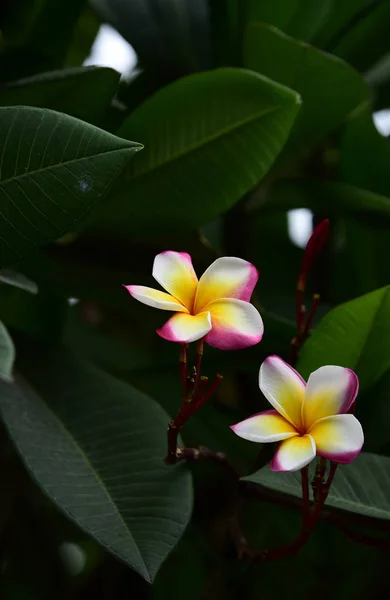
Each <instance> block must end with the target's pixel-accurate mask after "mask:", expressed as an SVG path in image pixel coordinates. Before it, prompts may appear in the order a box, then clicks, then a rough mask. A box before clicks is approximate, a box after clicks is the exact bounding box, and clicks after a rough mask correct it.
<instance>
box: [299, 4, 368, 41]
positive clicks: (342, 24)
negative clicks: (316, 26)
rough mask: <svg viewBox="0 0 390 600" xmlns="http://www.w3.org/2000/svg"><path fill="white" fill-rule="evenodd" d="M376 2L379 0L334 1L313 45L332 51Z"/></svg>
mask: <svg viewBox="0 0 390 600" xmlns="http://www.w3.org/2000/svg"><path fill="white" fill-rule="evenodd" d="M309 2H310V0H309ZM376 3H377V0H343V2H337V3H333V6H332V10H331V11H329V13H328V18H327V19H325V21H324V22H323V23H322V26H321V28H320V30H319V31H318V32H317V33H316V35H315V37H314V39H313V40H312V43H313V45H314V46H317V47H318V48H323V49H324V50H327V51H328V52H331V51H332V48H333V47H334V46H335V45H336V44H337V43H338V42H339V41H340V39H342V38H343V37H344V35H345V33H347V32H348V31H349V30H350V29H351V28H352V27H353V26H354V25H355V24H356V23H358V22H359V21H360V20H361V19H363V18H364V17H365V16H366V15H367V14H369V13H370V12H371V10H372V8H373V5H374V7H375V4H376Z"/></svg>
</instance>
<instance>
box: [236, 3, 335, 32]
mask: <svg viewBox="0 0 390 600" xmlns="http://www.w3.org/2000/svg"><path fill="white" fill-rule="evenodd" d="M332 8H333V2H332V0H324V1H323V2H312V1H311V0H279V1H278V2H267V1H266V0H263V1H261V0H260V1H259V0H249V2H248V9H247V15H248V20H249V21H263V22H264V23H267V24H269V25H273V26H274V27H277V28H278V29H281V30H282V31H284V33H287V34H288V35H291V37H294V38H296V39H299V40H305V41H309V40H311V39H312V37H313V36H314V35H315V34H316V33H317V31H318V30H319V29H320V28H321V26H322V25H323V24H324V23H326V21H327V19H328V17H329V15H330V14H331V10H332Z"/></svg>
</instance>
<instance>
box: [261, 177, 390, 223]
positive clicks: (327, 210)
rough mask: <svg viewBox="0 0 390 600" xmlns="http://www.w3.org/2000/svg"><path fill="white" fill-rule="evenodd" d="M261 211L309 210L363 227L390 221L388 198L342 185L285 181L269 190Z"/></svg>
mask: <svg viewBox="0 0 390 600" xmlns="http://www.w3.org/2000/svg"><path fill="white" fill-rule="evenodd" d="M260 208H261V210H264V211H266V210H267V211H268V210H269V211H281V210H283V211H284V210H292V209H294V208H310V209H311V210H313V211H315V212H319V213H320V214H325V215H327V216H329V217H332V216H343V215H348V216H353V217H354V218H355V219H358V220H360V221H363V222H365V223H368V222H371V223H374V224H375V225H377V226H378V225H379V226H380V225H381V224H382V225H383V226H386V225H387V222H388V219H389V217H390V198H387V197H385V196H381V195H379V194H375V193H373V192H370V191H368V190H365V189H361V188H358V187H355V186H352V185H348V184H345V183H334V182H330V181H320V180H316V179H313V180H310V179H291V180H290V179H285V180H282V181H280V182H277V183H276V184H275V185H274V186H273V187H272V188H271V190H270V192H269V194H268V197H267V199H266V201H264V198H261V199H260Z"/></svg>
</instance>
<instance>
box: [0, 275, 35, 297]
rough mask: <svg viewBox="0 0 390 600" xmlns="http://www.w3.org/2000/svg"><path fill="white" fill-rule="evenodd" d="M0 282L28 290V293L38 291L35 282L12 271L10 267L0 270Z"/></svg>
mask: <svg viewBox="0 0 390 600" xmlns="http://www.w3.org/2000/svg"><path fill="white" fill-rule="evenodd" d="M0 283H6V284H8V285H13V286H15V287H17V288H20V289H21V290H26V292H30V294H37V293H38V286H37V284H36V283H34V282H33V281H31V280H30V279H28V278H27V277H25V276H24V275H22V274H21V273H17V272H16V271H12V270H11V269H3V270H2V271H0Z"/></svg>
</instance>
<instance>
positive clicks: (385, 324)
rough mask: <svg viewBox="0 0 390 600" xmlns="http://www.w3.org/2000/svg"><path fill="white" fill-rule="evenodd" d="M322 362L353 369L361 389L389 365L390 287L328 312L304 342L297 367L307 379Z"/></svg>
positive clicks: (380, 374) (372, 381)
mask: <svg viewBox="0 0 390 600" xmlns="http://www.w3.org/2000/svg"><path fill="white" fill-rule="evenodd" d="M323 365H341V366H343V367H349V368H350V369H353V370H354V371H356V373H357V374H358V376H359V382H360V388H361V389H362V390H363V389H365V388H368V387H369V386H371V385H373V384H374V383H375V382H376V381H377V380H378V379H379V378H380V377H381V376H382V375H383V374H384V373H385V372H386V371H387V370H388V369H389V368H390V286H387V287H384V288H381V289H380V290H376V291H375V292H371V293H369V294H365V295H364V296H360V298H356V299H355V300H351V301H350V302H346V303H345V304H341V305H340V306H337V307H336V308H334V309H333V310H331V311H330V312H329V313H327V314H326V315H325V317H324V318H323V319H322V320H321V322H320V323H319V325H318V326H317V327H316V329H315V330H314V332H313V334H312V335H311V336H310V338H309V339H308V340H307V342H306V343H305V344H304V346H303V349H302V353H301V356H300V358H299V360H298V366H297V368H298V370H299V372H300V373H301V374H302V376H303V377H304V378H305V379H307V378H308V376H309V375H310V373H311V372H312V371H315V370H316V369H318V368H319V367H321V366H323Z"/></svg>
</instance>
